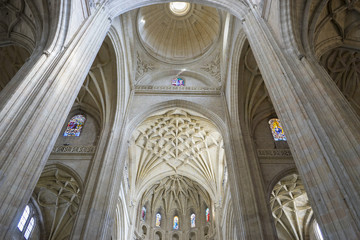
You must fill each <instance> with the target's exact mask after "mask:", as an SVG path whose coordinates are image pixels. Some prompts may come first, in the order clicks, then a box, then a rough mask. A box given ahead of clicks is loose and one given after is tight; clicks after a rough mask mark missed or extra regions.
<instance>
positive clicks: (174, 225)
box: [173, 216, 179, 230]
mask: <svg viewBox="0 0 360 240" xmlns="http://www.w3.org/2000/svg"><path fill="white" fill-rule="evenodd" d="M173 229H174V230H178V229H179V218H178V216H175V217H174V224H173Z"/></svg>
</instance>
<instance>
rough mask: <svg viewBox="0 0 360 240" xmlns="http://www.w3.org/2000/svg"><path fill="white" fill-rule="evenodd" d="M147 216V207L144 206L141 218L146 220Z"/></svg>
mask: <svg viewBox="0 0 360 240" xmlns="http://www.w3.org/2000/svg"><path fill="white" fill-rule="evenodd" d="M145 218H146V207H142V209H141V219H142V220H143V221H145Z"/></svg>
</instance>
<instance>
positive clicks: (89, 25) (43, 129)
mask: <svg viewBox="0 0 360 240" xmlns="http://www.w3.org/2000/svg"><path fill="white" fill-rule="evenodd" d="M110 24H111V23H110V21H109V18H108V11H107V10H106V9H105V8H103V7H102V8H99V9H97V10H96V11H95V12H94V13H93V15H92V16H91V17H89V18H88V19H86V20H85V21H84V23H83V24H82V25H81V26H80V28H79V29H78V31H77V33H76V34H75V35H74V37H73V38H72V40H70V41H69V44H68V45H67V46H65V47H64V48H63V50H62V51H58V52H52V53H46V54H44V55H43V56H41V57H40V58H38V59H37V61H36V62H34V63H33V67H32V68H31V69H30V70H29V71H27V72H21V73H18V74H17V75H16V76H17V77H21V78H22V79H21V81H20V80H19V83H18V85H17V86H15V87H13V88H11V89H10V88H7V89H8V92H6V90H7V89H4V91H3V92H1V95H0V99H1V105H0V168H1V170H0V206H1V208H0V239H10V235H11V231H14V229H16V225H17V222H18V220H19V219H20V216H21V214H22V211H23V209H24V207H25V205H26V203H27V202H28V201H29V198H30V196H31V194H32V192H33V189H34V187H35V185H36V183H37V181H38V178H39V177H40V174H41V172H42V170H43V167H44V166H45V164H46V161H47V159H48V156H49V155H50V152H51V149H52V147H53V145H54V144H55V141H56V138H57V136H58V134H59V131H60V130H61V127H62V125H63V123H64V121H65V119H66V117H67V115H68V112H69V111H70V109H71V107H72V105H73V102H74V100H75V98H76V96H77V94H78V91H79V90H80V88H81V85H82V83H83V80H84V79H85V77H86V75H87V73H88V71H89V68H90V66H91V64H92V62H93V60H94V58H95V56H96V54H97V52H98V50H99V48H100V46H101V44H102V42H103V40H104V38H105V36H106V34H107V32H108V30H109V28H110ZM20 71H21V70H20ZM14 80H15V79H14ZM13 82H17V81H13ZM10 90H11V91H12V92H9V91H10Z"/></svg>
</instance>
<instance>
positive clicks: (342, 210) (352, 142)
mask: <svg viewBox="0 0 360 240" xmlns="http://www.w3.org/2000/svg"><path fill="white" fill-rule="evenodd" d="M243 26H244V29H245V32H246V34H247V37H248V40H249V43H250V45H251V48H252V50H253V53H254V56H255V58H256V60H257V62H258V65H259V68H260V70H261V73H262V76H263V78H264V81H265V85H266V87H267V89H268V91H269V95H270V97H271V100H272V102H273V104H274V107H275V109H276V112H277V114H278V116H279V117H280V118H281V119H282V121H283V123H284V128H285V133H286V135H287V136H288V139H289V140H288V142H289V146H290V148H291V151H292V154H293V156H294V160H295V163H296V165H297V168H298V170H299V173H300V175H301V177H302V180H303V182H304V184H305V187H306V190H307V193H308V195H309V198H310V203H311V205H312V207H313V209H314V211H315V216H316V218H317V220H318V222H319V224H320V227H321V229H322V231H323V234H324V235H325V236H324V237H325V238H326V239H359V238H360V221H359V219H360V218H359V216H360V208H359V206H360V198H359V193H360V182H359V181H360V178H359V177H360V176H359V175H360V164H359V159H360V131H359V129H360V121H359V119H358V117H357V116H356V114H355V113H354V111H352V109H351V106H350V104H349V103H348V102H347V101H346V99H345V98H344V97H343V96H342V94H341V93H340V91H339V90H338V89H337V88H336V85H335V84H334V83H333V81H332V80H331V79H330V77H329V75H328V74H327V73H326V72H325V71H324V70H321V68H320V66H319V64H318V63H317V62H315V61H308V60H307V59H306V58H302V59H299V58H298V57H297V56H295V54H294V53H293V52H294V51H289V52H287V51H284V50H283V49H280V47H279V46H278V44H277V42H276V41H275V39H274V37H273V36H272V33H271V32H270V31H269V29H268V27H267V25H266V23H265V22H264V20H263V19H262V18H261V17H260V16H259V15H258V14H257V12H256V10H254V9H252V10H251V11H250V12H249V14H248V15H247V16H246V17H245V19H244V23H243Z"/></svg>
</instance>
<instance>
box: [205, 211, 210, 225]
mask: <svg viewBox="0 0 360 240" xmlns="http://www.w3.org/2000/svg"><path fill="white" fill-rule="evenodd" d="M205 216H206V222H209V221H210V209H209V208H206V210H205Z"/></svg>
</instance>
